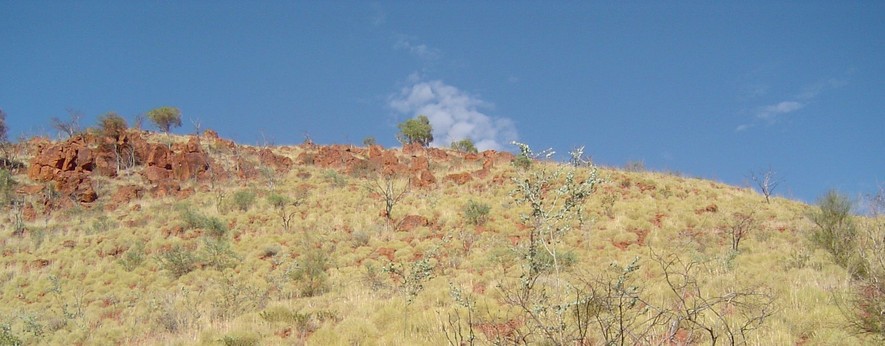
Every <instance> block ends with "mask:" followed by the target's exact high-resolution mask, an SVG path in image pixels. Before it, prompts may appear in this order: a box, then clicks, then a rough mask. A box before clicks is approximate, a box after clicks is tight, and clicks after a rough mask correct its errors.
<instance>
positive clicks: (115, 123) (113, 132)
mask: <svg viewBox="0 0 885 346" xmlns="http://www.w3.org/2000/svg"><path fill="white" fill-rule="evenodd" d="M128 127H129V125H127V124H126V119H123V117H121V116H120V115H119V114H117V113H114V112H108V113H106V114H105V115H102V116H101V117H99V118H98V130H99V131H100V132H101V134H102V135H104V136H106V137H112V138H117V137H119V136H120V135H121V134H123V132H125V131H126V129H127V128H128Z"/></svg>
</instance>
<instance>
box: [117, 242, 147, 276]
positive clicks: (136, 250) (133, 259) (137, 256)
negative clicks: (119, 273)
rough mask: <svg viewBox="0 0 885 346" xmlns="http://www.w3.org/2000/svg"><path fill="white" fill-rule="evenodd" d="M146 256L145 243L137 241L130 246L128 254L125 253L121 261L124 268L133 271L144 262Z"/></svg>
mask: <svg viewBox="0 0 885 346" xmlns="http://www.w3.org/2000/svg"><path fill="white" fill-rule="evenodd" d="M144 256H145V254H144V243H142V242H137V243H135V245H133V246H132V247H131V248H129V251H126V254H124V255H123V258H121V259H120V261H119V262H120V265H121V266H123V269H126V271H129V272H131V271H133V270H135V268H137V267H138V266H140V265H141V264H142V263H143V262H144Z"/></svg>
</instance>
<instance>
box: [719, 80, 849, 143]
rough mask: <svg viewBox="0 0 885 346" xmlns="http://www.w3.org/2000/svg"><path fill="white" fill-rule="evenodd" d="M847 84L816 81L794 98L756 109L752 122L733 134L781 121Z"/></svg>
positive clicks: (741, 126)
mask: <svg viewBox="0 0 885 346" xmlns="http://www.w3.org/2000/svg"><path fill="white" fill-rule="evenodd" d="M846 84H848V82H847V81H845V80H842V79H835V78H831V79H827V80H822V81H818V82H816V83H813V84H809V85H806V86H804V87H802V88H801V89H800V92H799V93H797V94H796V95H795V96H794V97H791V98H789V99H786V100H783V101H780V102H777V103H772V104H768V105H765V106H761V107H757V108H756V109H755V110H754V111H753V112H752V113H753V115H754V118H755V119H754V121H753V122H751V123H747V124H741V125H738V127H737V128H735V132H741V131H745V130H747V129H750V128H752V127H753V126H756V123H757V122H759V121H764V122H766V123H767V124H768V125H772V124H775V123H777V122H778V121H780V120H781V118H783V117H784V116H785V115H787V114H790V113H793V112H796V111H798V110H800V109H802V108H805V107H806V106H807V105H808V104H809V103H811V101H812V100H814V99H815V98H817V97H818V96H820V94H821V93H823V92H825V91H828V90H831V89H836V88H841V87H843V86H845V85H846Z"/></svg>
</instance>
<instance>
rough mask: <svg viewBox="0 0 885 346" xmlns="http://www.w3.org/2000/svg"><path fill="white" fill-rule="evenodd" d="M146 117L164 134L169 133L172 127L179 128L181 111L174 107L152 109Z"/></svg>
mask: <svg viewBox="0 0 885 346" xmlns="http://www.w3.org/2000/svg"><path fill="white" fill-rule="evenodd" d="M147 117H148V119H150V120H151V121H153V122H154V124H155V125H157V127H159V128H160V130H163V132H166V133H169V129H171V128H172V127H179V126H181V111H180V110H178V108H176V107H168V106H163V107H160V108H155V109H152V110H151V111H150V112H148V114H147Z"/></svg>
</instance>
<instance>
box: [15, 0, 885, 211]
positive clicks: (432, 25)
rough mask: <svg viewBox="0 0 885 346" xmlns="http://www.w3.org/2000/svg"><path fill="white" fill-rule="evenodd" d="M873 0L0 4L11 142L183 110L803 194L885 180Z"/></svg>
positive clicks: (193, 118)
mask: <svg viewBox="0 0 885 346" xmlns="http://www.w3.org/2000/svg"><path fill="white" fill-rule="evenodd" d="M883 38H885V2H882V1H860V2H851V1H821V2H816V1H802V2H782V1H762V2H746V1H740V2H724V1H715V2H710V1H706V2H682V1H680V2H667V4H663V2H657V1H654V2H652V1H649V2H645V1H639V2H626V3H625V2H590V1H587V2H584V1H581V2H556V1H538V2H529V1H515V2H511V1H508V2H503V1H449V2H406V1H392V2H384V1H382V2H364V1H359V2H350V1H329V2H326V1H279V2H277V1H260V2H259V1H255V2H253V1H181V2H179V1H75V2H68V1H7V0H0V51H2V53H0V80H2V83H0V108H2V109H3V110H4V111H5V112H6V113H7V124H8V126H9V127H10V137H11V138H18V137H19V136H31V135H49V136H56V135H57V134H56V133H54V132H53V130H52V129H51V127H50V119H51V118H52V117H60V118H64V117H66V116H67V112H66V109H75V110H78V111H80V112H82V113H83V114H84V115H85V119H84V121H83V125H93V124H94V123H95V119H96V118H97V117H98V116H99V115H101V114H103V113H105V112H108V111H115V112H118V113H120V114H121V115H123V116H124V117H126V118H128V119H129V120H130V121H132V120H133V119H134V118H135V116H136V115H138V114H140V113H144V112H146V111H148V110H150V109H152V108H155V107H158V106H163V105H172V106H177V107H179V108H180V109H181V110H182V115H183V119H184V126H182V127H181V128H179V129H176V130H175V132H177V133H190V132H193V131H194V126H193V123H199V124H200V125H201V126H202V128H204V129H205V128H212V129H215V130H216V131H218V132H219V133H220V134H221V135H222V136H223V137H227V138H233V139H235V140H237V141H240V142H243V143H248V144H260V143H265V142H271V143H276V144H293V143H300V142H302V141H303V140H304V138H305V136H310V137H311V138H312V139H313V140H314V141H315V142H317V143H323V144H327V143H357V144H358V143H361V142H362V140H363V139H364V138H365V137H367V136H373V137H375V138H376V139H377V140H378V142H379V143H381V144H383V145H385V146H396V145H398V143H397V142H396V140H395V133H396V124H397V123H399V122H401V121H403V120H405V119H407V118H410V117H413V116H415V115H417V114H419V113H421V114H426V115H428V117H430V119H431V123H432V124H433V125H434V129H435V133H434V135H435V137H436V139H437V140H436V142H435V143H434V144H435V145H447V144H448V142H449V141H451V140H457V139H461V138H464V137H470V138H472V139H473V140H474V141H475V142H477V143H478V144H480V147H482V148H497V149H503V150H515V147H513V146H511V145H509V144H508V143H509V142H510V141H511V140H514V139H517V140H520V141H522V142H525V143H528V144H530V145H532V146H533V147H535V148H538V149H543V148H548V147H552V148H554V149H555V150H557V151H558V152H560V153H565V152H567V151H568V150H569V149H571V148H573V147H575V146H579V145H584V146H586V151H587V153H589V154H590V155H592V157H593V159H594V161H595V162H596V163H599V164H602V165H607V166H621V165H624V164H625V163H627V162H630V161H643V162H644V163H645V165H646V167H648V168H649V169H653V170H662V171H678V172H682V173H683V174H685V175H688V176H698V177H705V178H710V179H715V180H719V181H723V182H726V183H730V184H735V185H743V184H745V183H746V180H747V179H746V176H747V174H748V173H749V172H750V171H760V170H765V169H768V167H771V169H773V170H774V171H776V172H777V173H778V175H779V176H780V177H781V178H782V179H783V180H784V183H783V184H782V185H781V186H780V187H779V189H778V190H777V191H775V192H776V194H779V195H783V196H787V197H790V198H795V199H801V200H805V201H814V200H815V199H816V198H817V197H818V196H820V195H822V194H823V193H824V192H825V191H826V190H827V189H830V188H836V189H839V190H841V191H843V192H846V193H848V194H851V195H853V196H856V195H859V194H862V193H866V192H872V191H873V190H874V189H875V187H876V186H877V184H880V183H883V182H885V136H883V132H885V39H883Z"/></svg>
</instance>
